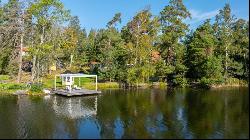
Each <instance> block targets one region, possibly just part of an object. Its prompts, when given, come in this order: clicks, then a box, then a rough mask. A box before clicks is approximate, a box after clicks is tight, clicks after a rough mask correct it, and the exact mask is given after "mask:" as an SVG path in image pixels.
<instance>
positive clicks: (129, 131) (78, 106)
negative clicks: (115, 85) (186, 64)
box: [0, 88, 249, 139]
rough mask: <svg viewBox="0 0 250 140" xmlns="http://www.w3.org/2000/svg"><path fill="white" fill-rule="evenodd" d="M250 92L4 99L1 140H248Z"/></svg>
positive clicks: (189, 91) (137, 92)
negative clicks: (179, 139) (239, 139)
mask: <svg viewBox="0 0 250 140" xmlns="http://www.w3.org/2000/svg"><path fill="white" fill-rule="evenodd" d="M248 91H249V89H248V88H224V89H211V90H198V89H137V90H136V89H133V90H123V89H119V90H118V89H117V90H115V89H113V90H104V91H103V94H102V95H98V96H86V97H70V98H69V97H62V96H58V95H47V96H24V95H23V96H14V95H1V93H0V138H58V139H59V138H186V139H189V138H249V94H248Z"/></svg>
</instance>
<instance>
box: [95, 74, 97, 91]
mask: <svg viewBox="0 0 250 140" xmlns="http://www.w3.org/2000/svg"><path fill="white" fill-rule="evenodd" d="M95 90H96V91H97V76H95Z"/></svg>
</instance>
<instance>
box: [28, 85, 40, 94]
mask: <svg viewBox="0 0 250 140" xmlns="http://www.w3.org/2000/svg"><path fill="white" fill-rule="evenodd" d="M42 90H43V85H41V84H32V85H31V86H30V90H29V91H31V92H35V93H41V92H42Z"/></svg>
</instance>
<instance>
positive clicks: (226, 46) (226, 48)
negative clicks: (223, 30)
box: [224, 45, 228, 78]
mask: <svg viewBox="0 0 250 140" xmlns="http://www.w3.org/2000/svg"><path fill="white" fill-rule="evenodd" d="M227 57H228V52H227V45H226V58H225V74H224V76H225V78H227Z"/></svg>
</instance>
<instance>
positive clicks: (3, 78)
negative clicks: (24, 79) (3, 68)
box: [0, 75, 10, 81]
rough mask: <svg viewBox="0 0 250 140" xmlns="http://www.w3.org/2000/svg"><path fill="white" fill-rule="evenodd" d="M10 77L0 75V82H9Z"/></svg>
mask: <svg viewBox="0 0 250 140" xmlns="http://www.w3.org/2000/svg"><path fill="white" fill-rule="evenodd" d="M9 79H10V76H9V75H0V81H2V80H9Z"/></svg>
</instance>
